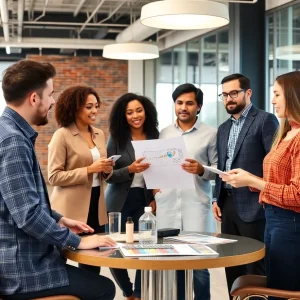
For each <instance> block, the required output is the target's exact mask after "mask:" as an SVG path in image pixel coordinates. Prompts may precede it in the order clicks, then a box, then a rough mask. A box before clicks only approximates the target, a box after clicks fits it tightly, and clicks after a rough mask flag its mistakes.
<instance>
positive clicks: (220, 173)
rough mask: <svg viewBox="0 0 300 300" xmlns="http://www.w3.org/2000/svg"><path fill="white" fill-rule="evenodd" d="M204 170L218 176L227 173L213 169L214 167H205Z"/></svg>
mask: <svg viewBox="0 0 300 300" xmlns="http://www.w3.org/2000/svg"><path fill="white" fill-rule="evenodd" d="M203 168H204V169H207V170H209V171H211V172H213V173H216V174H219V175H226V174H227V173H226V172H223V171H221V170H219V169H216V168H213V167H210V166H203Z"/></svg>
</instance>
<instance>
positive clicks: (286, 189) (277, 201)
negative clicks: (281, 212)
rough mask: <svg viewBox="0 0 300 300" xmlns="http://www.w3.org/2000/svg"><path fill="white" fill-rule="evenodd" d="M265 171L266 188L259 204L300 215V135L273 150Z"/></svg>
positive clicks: (281, 143)
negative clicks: (273, 206) (270, 205)
mask: <svg viewBox="0 0 300 300" xmlns="http://www.w3.org/2000/svg"><path fill="white" fill-rule="evenodd" d="M263 170H264V180H265V181H266V186H265V189H264V191H263V192H261V193H260V197H259V202H260V203H263V202H264V203H268V204H272V205H275V206H278V207H281V208H284V209H289V210H293V211H295V212H297V213H300V133H298V134H297V135H296V136H295V137H294V138H292V139H291V140H288V141H284V140H282V141H281V142H280V143H279V145H278V146H277V147H276V149H274V150H271V151H270V152H269V154H268V155H266V157H265V159H264V163H263Z"/></svg>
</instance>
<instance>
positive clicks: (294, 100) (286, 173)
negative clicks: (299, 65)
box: [222, 71, 300, 300]
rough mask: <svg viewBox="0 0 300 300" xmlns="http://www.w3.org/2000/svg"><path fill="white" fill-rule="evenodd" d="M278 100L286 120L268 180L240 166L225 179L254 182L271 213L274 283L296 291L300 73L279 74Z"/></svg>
mask: <svg viewBox="0 0 300 300" xmlns="http://www.w3.org/2000/svg"><path fill="white" fill-rule="evenodd" d="M272 104H273V105H274V108H275V110H276V113H277V115H278V118H280V119H281V124H280V128H279V130H278V132H277V135H276V137H275V139H274V142H273V146H272V149H271V151H270V152H269V154H268V155H267V156H266V157H265V159H264V163H263V171H264V175H263V178H258V177H256V176H254V175H252V174H250V173H248V172H246V171H244V170H242V169H234V170H231V171H230V172H228V174H229V175H223V176H222V180H223V181H225V182H227V183H229V184H231V185H232V186H234V187H242V186H249V187H250V189H251V190H252V191H253V192H260V200H259V201H260V203H261V204H262V205H264V207H265V214H266V229H265V244H266V258H265V262H266V273H267V283H268V287H271V288H277V289H283V290H291V291H293V290H299V288H300V72H299V71H295V72H291V73H287V74H283V75H281V76H278V77H277V78H276V81H275V83H274V97H273V100H272ZM245 201H247V199H245ZM271 299H272V300H274V299H279V298H274V297H269V300H271ZM280 299H281V298H280Z"/></svg>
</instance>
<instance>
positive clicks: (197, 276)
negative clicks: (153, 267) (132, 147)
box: [177, 269, 210, 300]
mask: <svg viewBox="0 0 300 300" xmlns="http://www.w3.org/2000/svg"><path fill="white" fill-rule="evenodd" d="M193 279H194V294H195V298H194V299H195V300H210V274H209V272H208V270H207V269H205V270H194V271H193ZM177 282H178V283H177V297H178V300H185V276H184V271H177Z"/></svg>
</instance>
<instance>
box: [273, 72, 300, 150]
mask: <svg viewBox="0 0 300 300" xmlns="http://www.w3.org/2000/svg"><path fill="white" fill-rule="evenodd" d="M276 82H277V83H278V84H279V85H280V86H281V88H282V89H283V94H284V98H285V105H286V106H285V118H282V119H281V121H280V127H279V130H278V132H277V134H276V136H275V139H274V142H273V145H272V147H276V146H277V145H278V144H279V142H280V141H281V140H282V139H284V138H285V136H286V134H287V132H288V131H290V130H291V125H290V123H289V119H290V120H293V121H295V122H296V123H298V124H300V71H294V72H289V73H286V74H283V75H280V76H278V77H277V78H276Z"/></svg>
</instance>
